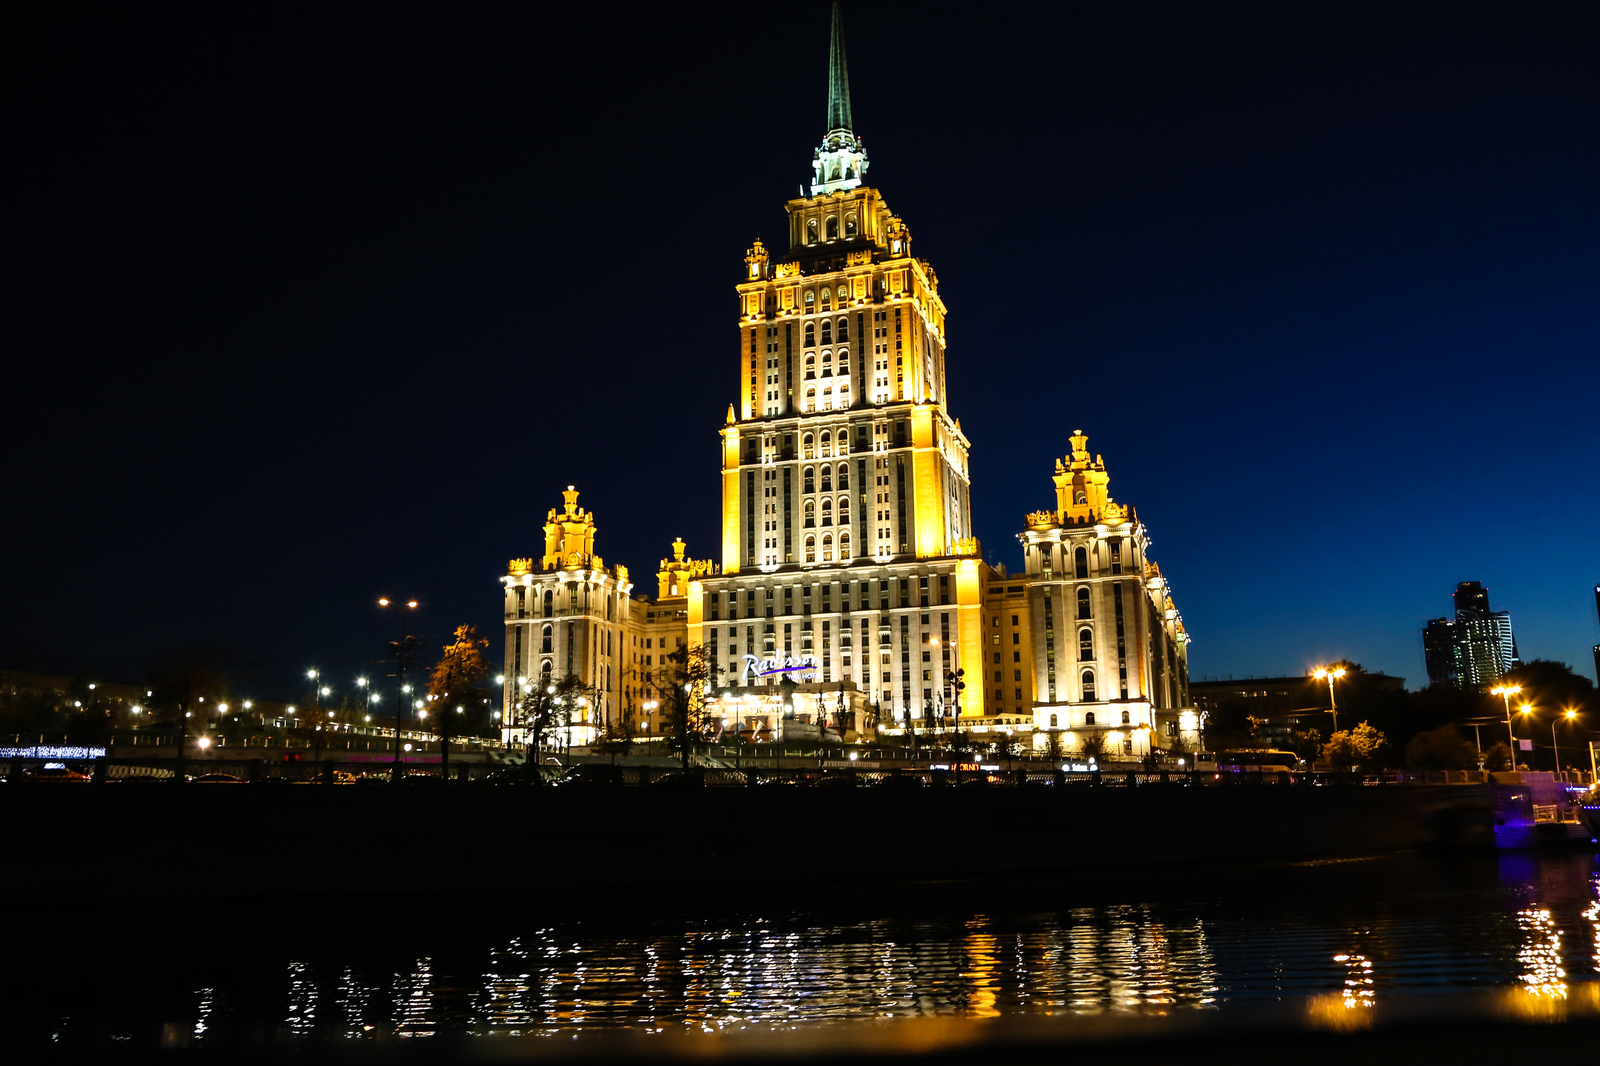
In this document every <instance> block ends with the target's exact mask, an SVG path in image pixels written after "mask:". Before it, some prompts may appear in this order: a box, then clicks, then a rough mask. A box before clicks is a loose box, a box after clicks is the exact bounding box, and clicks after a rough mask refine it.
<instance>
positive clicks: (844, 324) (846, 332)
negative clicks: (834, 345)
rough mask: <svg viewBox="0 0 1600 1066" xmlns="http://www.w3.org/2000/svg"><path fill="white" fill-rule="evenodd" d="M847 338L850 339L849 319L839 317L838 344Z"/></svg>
mask: <svg viewBox="0 0 1600 1066" xmlns="http://www.w3.org/2000/svg"><path fill="white" fill-rule="evenodd" d="M849 340H850V319H849V318H848V317H846V318H841V319H840V320H839V343H840V344H844V343H846V342H847V341H849Z"/></svg>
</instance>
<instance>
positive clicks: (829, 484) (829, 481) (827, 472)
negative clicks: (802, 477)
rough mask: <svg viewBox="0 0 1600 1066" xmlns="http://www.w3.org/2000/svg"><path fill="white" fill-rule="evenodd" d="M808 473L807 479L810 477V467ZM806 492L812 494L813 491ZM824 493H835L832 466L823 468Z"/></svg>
mask: <svg viewBox="0 0 1600 1066" xmlns="http://www.w3.org/2000/svg"><path fill="white" fill-rule="evenodd" d="M806 472H807V477H809V476H810V468H809V467H807V468H806ZM806 491H807V492H810V491H811V490H810V489H806ZM822 491H823V492H832V491H833V468H832V467H831V466H825V467H823V468H822Z"/></svg>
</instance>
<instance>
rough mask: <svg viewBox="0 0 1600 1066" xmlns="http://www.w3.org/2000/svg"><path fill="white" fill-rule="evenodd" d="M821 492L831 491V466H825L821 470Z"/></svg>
mask: <svg viewBox="0 0 1600 1066" xmlns="http://www.w3.org/2000/svg"><path fill="white" fill-rule="evenodd" d="M822 491H823V492H832V491H833V467H831V466H825V467H823V468H822Z"/></svg>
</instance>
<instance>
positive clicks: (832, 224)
mask: <svg viewBox="0 0 1600 1066" xmlns="http://www.w3.org/2000/svg"><path fill="white" fill-rule="evenodd" d="M838 239H839V216H838V215H829V216H828V240H830V241H836V240H838Z"/></svg>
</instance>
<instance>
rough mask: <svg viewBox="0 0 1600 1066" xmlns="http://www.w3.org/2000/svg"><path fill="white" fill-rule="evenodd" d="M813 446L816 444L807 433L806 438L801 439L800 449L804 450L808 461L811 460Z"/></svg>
mask: <svg viewBox="0 0 1600 1066" xmlns="http://www.w3.org/2000/svg"><path fill="white" fill-rule="evenodd" d="M813 444H814V442H813V439H812V436H811V434H809V433H807V434H806V435H805V436H803V437H801V438H800V447H801V448H802V449H804V452H805V457H806V458H807V459H810V458H811V449H812V447H813Z"/></svg>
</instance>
